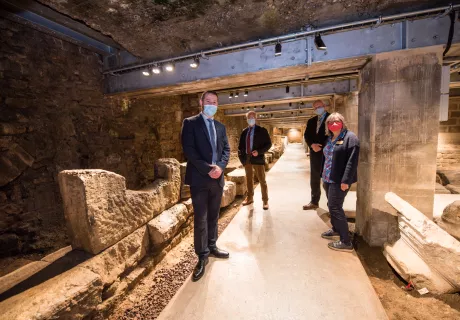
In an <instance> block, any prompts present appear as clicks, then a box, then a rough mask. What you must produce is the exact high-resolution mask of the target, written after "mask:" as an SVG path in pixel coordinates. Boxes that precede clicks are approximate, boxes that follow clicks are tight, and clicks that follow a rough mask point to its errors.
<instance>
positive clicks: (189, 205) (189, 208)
mask: <svg viewBox="0 0 460 320" xmlns="http://www.w3.org/2000/svg"><path fill="white" fill-rule="evenodd" d="M182 204H184V205H185V206H186V207H187V210H188V212H189V214H191V215H192V214H193V203H192V199H188V200H186V201H183V202H182Z"/></svg>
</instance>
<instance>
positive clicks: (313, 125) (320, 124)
mask: <svg viewBox="0 0 460 320" xmlns="http://www.w3.org/2000/svg"><path fill="white" fill-rule="evenodd" d="M313 109H314V110H315V113H316V114H317V116H315V117H313V118H311V119H310V120H308V122H307V128H306V129H305V134H304V138H305V142H306V143H307V145H308V148H309V149H310V187H311V200H310V203H309V204H307V205H304V206H303V209H304V210H314V209H317V208H318V204H319V199H320V198H321V164H322V161H323V147H324V146H325V143H326V141H327V135H326V127H325V123H326V119H327V117H328V116H329V113H328V112H326V110H325V105H324V102H323V101H322V100H316V101H315V102H314V103H313Z"/></svg>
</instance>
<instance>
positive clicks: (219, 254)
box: [209, 248, 230, 259]
mask: <svg viewBox="0 0 460 320" xmlns="http://www.w3.org/2000/svg"><path fill="white" fill-rule="evenodd" d="M209 254H210V255H211V256H213V257H216V258H219V259H228V258H229V257H230V254H229V253H228V252H226V251H223V250H220V249H219V248H214V249H211V252H210V253H209Z"/></svg>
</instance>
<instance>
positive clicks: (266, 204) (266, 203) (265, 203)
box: [264, 201, 269, 210]
mask: <svg viewBox="0 0 460 320" xmlns="http://www.w3.org/2000/svg"><path fill="white" fill-rule="evenodd" d="M268 208H269V207H268V202H266V201H264V210H268Z"/></svg>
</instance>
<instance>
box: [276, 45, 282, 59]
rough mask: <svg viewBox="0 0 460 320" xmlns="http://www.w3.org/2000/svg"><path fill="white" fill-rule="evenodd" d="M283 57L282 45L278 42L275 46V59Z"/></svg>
mask: <svg viewBox="0 0 460 320" xmlns="http://www.w3.org/2000/svg"><path fill="white" fill-rule="evenodd" d="M280 55H281V43H280V42H278V43H277V44H276V45H275V57H278V56H280Z"/></svg>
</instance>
